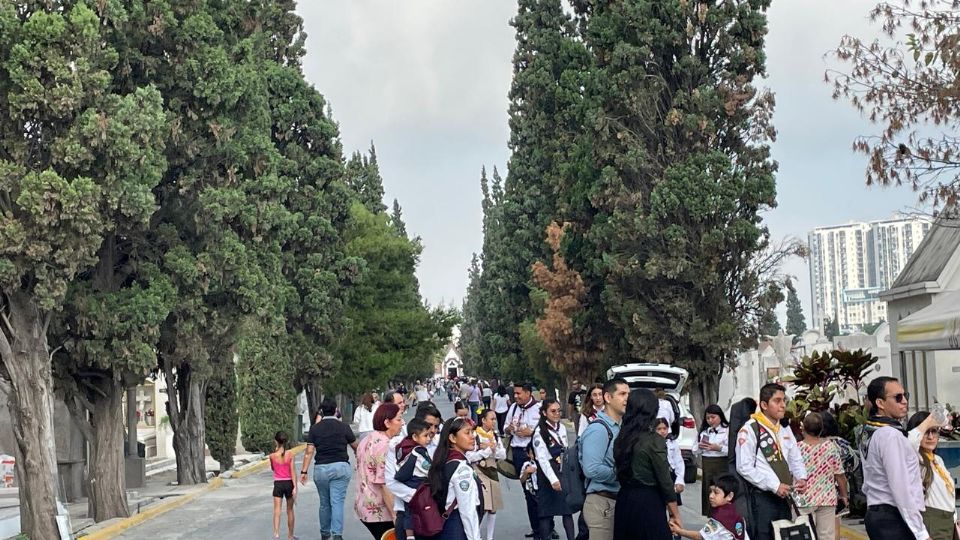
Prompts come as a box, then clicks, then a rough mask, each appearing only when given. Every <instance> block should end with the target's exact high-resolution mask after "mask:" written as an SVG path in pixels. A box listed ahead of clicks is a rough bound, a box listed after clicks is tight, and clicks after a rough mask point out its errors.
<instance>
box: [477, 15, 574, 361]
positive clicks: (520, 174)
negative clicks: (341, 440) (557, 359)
mask: <svg viewBox="0 0 960 540" xmlns="http://www.w3.org/2000/svg"><path fill="white" fill-rule="evenodd" d="M511 24H512V25H513V27H514V28H515V29H516V41H517V48H516V51H515V53H514V56H513V83H512V85H511V88H510V94H509V97H510V106H509V114H510V142H509V146H510V149H511V150H512V152H513V153H512V155H511V158H510V162H509V166H508V170H509V174H508V175H507V178H506V182H505V183H504V186H503V193H502V202H501V203H500V204H499V206H498V214H499V216H498V219H497V220H496V223H497V227H499V229H500V232H501V234H500V236H499V238H498V239H497V240H496V241H495V242H496V245H495V247H494V249H492V250H489V251H487V250H485V251H484V254H483V264H484V276H485V279H486V280H488V281H491V282H493V283H495V285H496V286H495V292H496V296H495V302H496V306H497V315H496V318H494V319H487V320H488V321H490V323H491V324H490V327H489V328H488V329H487V331H486V334H489V335H485V336H484V337H485V339H486V340H487V342H488V343H489V344H490V346H489V350H488V354H489V355H491V358H490V362H491V364H492V365H494V366H499V367H500V368H501V369H507V370H510V371H513V372H515V373H518V374H523V373H525V372H529V370H528V369H527V368H528V366H527V359H529V358H538V355H535V354H533V353H534V351H526V352H527V353H530V354H525V351H524V350H523V348H524V343H532V345H528V347H529V346H534V347H535V348H536V343H535V341H536V340H534V341H533V342H531V341H530V340H529V339H521V325H522V324H523V323H524V322H528V323H530V322H532V321H533V320H534V319H536V318H537V317H538V315H539V313H538V312H537V311H536V310H535V309H534V306H533V304H532V302H531V292H532V291H533V290H534V289H535V285H534V283H533V274H532V268H533V264H534V263H535V262H537V261H549V260H550V257H552V253H551V251H550V248H549V247H548V246H547V244H546V242H545V241H544V239H545V235H546V230H547V225H548V224H549V223H550V222H551V221H552V220H553V219H555V217H556V216H557V213H558V197H559V190H560V188H561V186H562V182H561V177H562V176H564V175H565V174H568V173H569V167H568V164H567V161H568V156H567V150H568V146H569V145H570V141H571V138H570V133H572V132H574V131H575V130H576V129H577V126H578V125H579V121H578V120H579V119H578V118H576V116H575V111H576V110H577V108H578V107H579V106H580V102H581V101H582V94H581V92H580V74H581V70H582V68H583V66H584V64H585V63H586V62H587V60H588V55H587V53H586V49H585V48H584V47H583V45H582V43H581V42H579V41H577V40H575V39H574V34H575V28H574V26H573V23H572V21H571V19H570V17H569V16H568V15H567V14H565V13H564V11H563V9H562V7H561V2H560V0H521V1H520V2H519V3H518V9H517V15H516V17H514V19H513V20H512V21H511ZM494 176H495V184H496V176H497V175H496V171H494ZM494 199H495V200H496V199H498V197H497V194H494ZM496 232H497V231H488V232H487V234H491V233H496ZM492 236H496V234H492ZM542 367H544V368H545V367H546V366H542Z"/></svg>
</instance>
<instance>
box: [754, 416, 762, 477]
mask: <svg viewBox="0 0 960 540" xmlns="http://www.w3.org/2000/svg"><path fill="white" fill-rule="evenodd" d="M753 436H754V438H756V439H757V448H756V450H755V451H754V453H753V466H754V467H756V466H757V458H758V456H760V422H757V421H756V420H754V421H753Z"/></svg>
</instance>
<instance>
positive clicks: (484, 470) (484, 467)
mask: <svg viewBox="0 0 960 540" xmlns="http://www.w3.org/2000/svg"><path fill="white" fill-rule="evenodd" d="M476 435H477V450H480V442H481V441H480V439H487V440H489V441H491V442H493V443H496V441H497V439H496V435H495V434H493V433H487V432H486V431H484V429H483V428H482V427H478V428H477V429H476ZM491 463H492V464H491ZM473 467H474V468H475V469H476V470H477V472H479V473H480V474H482V475H484V476H486V477H487V478H489V479H491V480H499V479H500V474H499V473H498V472H497V461H496V458H494V457H489V458H484V459H481V460H480V461H478V462H476V463H474V464H473Z"/></svg>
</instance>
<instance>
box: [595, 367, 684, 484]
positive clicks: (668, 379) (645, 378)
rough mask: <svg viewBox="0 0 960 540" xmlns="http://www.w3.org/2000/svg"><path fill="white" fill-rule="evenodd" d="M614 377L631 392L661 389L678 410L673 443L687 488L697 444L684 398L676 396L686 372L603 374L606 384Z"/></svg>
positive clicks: (627, 370)
mask: <svg viewBox="0 0 960 540" xmlns="http://www.w3.org/2000/svg"><path fill="white" fill-rule="evenodd" d="M614 377H619V378H621V379H623V380H625V381H627V384H629V385H630V390H631V391H632V390H636V389H638V388H647V389H649V390H657V389H663V391H664V392H666V393H667V394H668V395H669V396H670V397H672V398H673V400H674V401H676V402H677V406H678V407H679V409H680V435H679V436H678V437H677V442H678V443H679V446H680V455H681V456H683V465H684V468H685V472H684V475H683V481H684V482H685V483H687V484H692V483H694V482H696V481H697V465H696V463H694V461H693V447H694V445H696V444H697V422H696V420H695V419H694V418H693V417H692V416H691V415H690V411H689V410H688V409H687V406H686V396H683V397H681V396H680V391H681V390H683V385H684V384H686V382H687V378H688V377H689V373H688V372H687V370H685V369H683V368H678V367H676V366H671V365H669V364H621V365H619V366H613V367H612V368H610V369H609V370H608V371H607V379H608V380H609V379H612V378H614Z"/></svg>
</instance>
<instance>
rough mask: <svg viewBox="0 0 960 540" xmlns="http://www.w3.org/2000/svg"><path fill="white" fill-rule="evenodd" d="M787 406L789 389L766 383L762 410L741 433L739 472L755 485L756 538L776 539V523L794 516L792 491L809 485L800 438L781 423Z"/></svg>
mask: <svg viewBox="0 0 960 540" xmlns="http://www.w3.org/2000/svg"><path fill="white" fill-rule="evenodd" d="M786 409H787V397H786V389H785V388H784V387H783V386H780V385H779V384H775V383H770V384H765V385H764V386H763V387H762V388H761V389H760V411H759V412H756V413H754V414H753V415H751V416H750V420H748V421H747V423H746V424H744V425H743V427H742V428H740V431H739V432H738V433H737V472H738V473H740V476H742V477H743V478H744V480H746V481H747V483H748V484H750V485H749V487H750V488H751V489H750V490H749V502H750V508H751V510H752V515H753V528H754V530H753V531H750V538H751V539H752V540H773V526H772V523H773V522H774V521H776V520H778V519H790V517H791V512H790V504H789V502H788V501H787V497H789V496H790V492H791V491H792V490H793V489H797V490H800V491H803V489H804V488H806V485H807V480H806V479H807V468H806V466H804V464H803V456H801V455H800V448H799V447H797V441H796V439H794V437H793V433H792V432H791V431H790V428H789V427H782V426H781V425H780V420H782V419H783V415H784V414H785V413H786Z"/></svg>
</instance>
